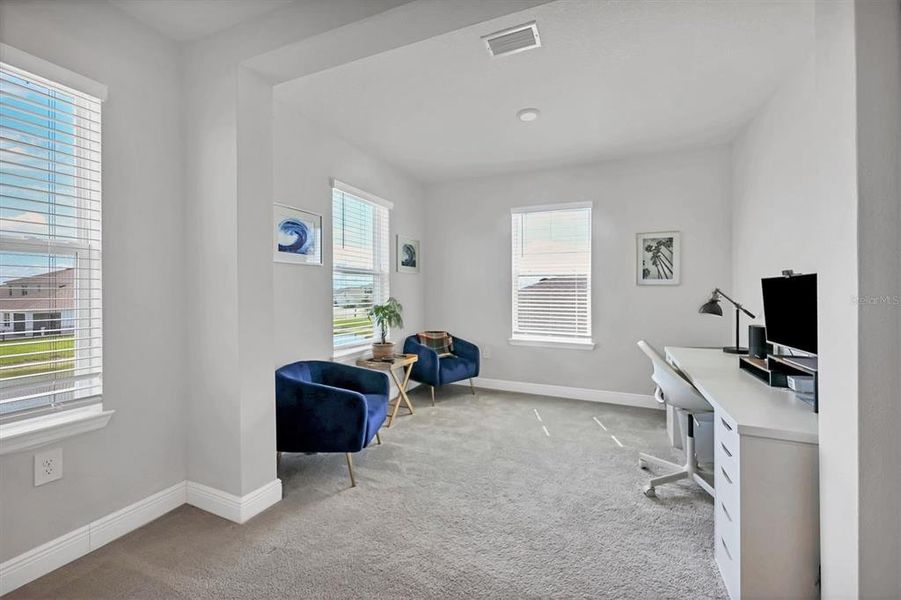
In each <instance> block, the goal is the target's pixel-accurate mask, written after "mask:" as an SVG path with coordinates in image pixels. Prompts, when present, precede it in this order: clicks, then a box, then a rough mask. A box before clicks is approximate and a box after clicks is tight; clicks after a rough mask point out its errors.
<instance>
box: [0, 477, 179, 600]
mask: <svg viewBox="0 0 901 600" xmlns="http://www.w3.org/2000/svg"><path fill="white" fill-rule="evenodd" d="M184 503H185V483H184V482H181V483H177V484H176V485H173V486H172V487H170V488H167V489H165V490H163V491H161V492H157V493H156V494H153V495H152V496H148V497H147V498H144V499H143V500H139V501H137V502H135V503H134V504H131V505H129V506H126V507H125V508H123V509H122V510H118V511H116V512H114V513H112V514H109V515H107V516H105V517H102V518H100V519H97V520H96V521H94V522H92V523H89V524H88V525H85V526H84V527H79V528H78V529H76V530H74V531H71V532H69V533H67V534H65V535H61V536H60V537H58V538H56V539H54V540H50V541H49V542H47V543H46V544H41V545H40V546H38V547H37V548H33V549H32V550H29V551H27V552H24V553H22V554H20V555H18V556H15V557H13V558H11V559H9V560H8V561H6V562H4V563H2V564H0V595H2V594H7V593H9V592H11V591H13V590H14V589H16V588H18V587H21V586H23V585H25V584H26V583H29V582H31V581H34V580H35V579H37V578H38V577H41V576H43V575H46V574H47V573H50V572H51V571H53V570H55V569H58V568H60V567H62V566H63V565H65V564H67V563H70V562H72V561H73V560H75V559H77V558H80V557H82V556H84V555H85V554H88V553H89V552H91V551H93V550H96V549H97V548H100V547H101V546H103V545H105V544H108V543H109V542H111V541H113V540H114V539H116V538H119V537H121V536H123V535H125V534H126V533H129V532H131V531H134V530H135V529H137V528H139V527H142V526H144V525H146V524H147V523H149V522H150V521H153V520H154V519H158V518H159V517H161V516H163V515H164V514H166V513H167V512H169V511H171V510H173V509H175V508H178V507H179V506H181V505H182V504H184Z"/></svg>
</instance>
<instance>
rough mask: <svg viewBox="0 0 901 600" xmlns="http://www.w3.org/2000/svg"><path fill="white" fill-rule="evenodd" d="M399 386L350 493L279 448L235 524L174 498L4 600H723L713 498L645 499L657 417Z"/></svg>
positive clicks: (331, 458)
mask: <svg viewBox="0 0 901 600" xmlns="http://www.w3.org/2000/svg"><path fill="white" fill-rule="evenodd" d="M423 391H424V390H423ZM411 396H412V399H413V402H414V405H415V406H416V408H417V410H416V414H415V415H413V416H400V417H398V419H397V421H396V422H395V424H394V426H393V427H391V429H387V430H385V429H383V430H382V440H383V444H382V445H381V446H372V447H371V448H369V449H367V450H364V451H363V452H362V453H360V454H357V455H356V456H355V467H356V472H357V483H358V487H357V488H354V489H350V488H349V481H348V479H347V471H346V468H345V463H344V456H343V455H340V454H333V455H315V456H304V455H285V458H284V459H283V461H282V464H281V469H280V473H279V476H280V477H281V479H282V481H283V483H284V500H283V501H282V502H280V503H279V504H277V505H276V506H274V507H272V508H271V509H269V510H268V511H266V512H264V513H263V514H261V515H259V516H258V517H256V518H254V519H253V520H251V521H250V522H248V523H247V524H245V525H243V526H239V525H235V524H233V523H230V522H228V521H225V520H222V519H219V518H218V517H215V516H212V515H210V514H208V513H205V512H203V511H200V510H198V509H195V508H193V507H189V506H183V507H181V508H179V509H177V510H175V511H173V512H171V513H169V514H168V515H166V516H164V517H163V518H161V519H159V520H157V521H155V522H153V523H151V524H149V525H147V526H146V527H143V528H141V529H139V530H137V531H135V532H133V533H131V534H129V535H127V536H125V537H123V538H121V539H119V540H117V541H115V542H113V543H111V544H109V545H107V546H105V547H103V548H101V549H100V550H98V551H96V552H94V553H92V554H90V555H88V556H86V557H84V558H82V559H80V560H78V561H76V562H74V563H72V564H70V565H67V566H66V567H63V568H62V569H59V570H58V571H56V572H54V573H51V574H50V575H47V576H46V577H43V578H41V579H39V580H37V581H35V582H33V583H31V584H29V585H28V586H25V587H23V588H20V589H19V590H17V591H15V592H13V593H12V594H11V595H10V596H9V597H10V598H85V599H87V598H91V599H95V598H128V599H145V598H190V599H192V600H201V599H223V598H369V599H371V598H725V597H726V591H725V588H724V587H723V585H722V583H721V581H720V578H719V575H718V573H717V569H716V565H715V563H714V560H713V552H712V545H713V514H712V512H713V510H712V504H711V501H710V499H709V498H707V497H706V496H705V495H704V494H703V493H702V492H700V491H699V490H697V489H695V488H694V487H692V486H691V485H689V484H687V483H678V484H673V485H667V486H663V487H661V488H658V498H656V499H649V498H646V497H645V496H644V495H643V494H642V493H641V488H642V486H643V485H644V483H645V482H646V480H647V478H648V477H649V474H648V473H647V472H644V471H641V470H640V469H638V467H637V458H636V454H637V452H638V451H650V452H652V453H653V454H656V455H658V456H662V457H667V456H670V457H671V458H672V459H677V458H678V455H677V454H676V453H675V452H674V451H672V450H671V449H670V448H668V446H667V443H666V442H667V439H666V434H665V427H664V419H663V413H662V412H660V411H651V410H645V409H635V408H625V407H618V406H612V405H606V404H595V403H587V402H578V401H570V400H560V399H553V398H546V397H541V396H527V395H521V394H510V393H505V392H493V391H483V390H479V391H478V394H477V396H476V397H472V396H470V395H469V390H468V389H466V388H462V387H455V386H450V387H448V388H444V389H442V390H440V391H439V394H438V406H437V407H436V408H432V407H431V406H430V402H429V401H428V399H427V393H422V391H419V390H417V391H415V392H413V393H412V394H411ZM536 409H537V410H538V411H539V414H540V417H541V421H539V420H538V418H537V416H536V414H535V410H536ZM401 414H403V412H402V413H401ZM592 417H596V418H597V419H598V420H600V421H601V423H603V424H604V426H606V427H607V429H608V430H609V432H605V431H604V430H603V429H602V428H601V427H600V426H599V425H598V424H597V423H596V422H595V421H594V420H593V418H592ZM542 425H543V426H544V427H546V428H547V430H548V433H549V434H550V435H547V434H545V432H544V430H543V429H542ZM610 434H613V435H615V436H616V437H617V439H618V440H619V441H620V442H621V443H622V444H623V447H620V446H619V445H617V443H616V442H615V441H614V440H613V439H612V438H611V437H610Z"/></svg>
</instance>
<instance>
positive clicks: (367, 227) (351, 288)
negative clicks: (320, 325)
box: [332, 187, 389, 350]
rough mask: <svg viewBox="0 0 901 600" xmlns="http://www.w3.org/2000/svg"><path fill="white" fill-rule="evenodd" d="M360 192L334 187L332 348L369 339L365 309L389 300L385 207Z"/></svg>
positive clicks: (349, 345)
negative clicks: (354, 192) (353, 192)
mask: <svg viewBox="0 0 901 600" xmlns="http://www.w3.org/2000/svg"><path fill="white" fill-rule="evenodd" d="M360 195H362V194H360ZM360 195H355V194H352V193H350V192H348V191H344V190H343V189H340V188H338V187H335V188H333V189H332V257H333V271H332V294H333V327H332V331H333V341H334V348H335V349H336V350H339V349H346V348H349V347H352V346H360V345H365V344H369V343H372V341H373V337H374V333H373V326H372V323H371V322H370V321H369V317H368V316H367V312H368V311H369V309H370V308H372V306H373V305H375V304H381V303H383V302H385V301H386V300H387V299H388V276H389V271H388V262H389V257H388V253H389V244H388V235H389V234H388V208H387V207H386V206H384V205H382V204H379V203H376V202H371V201H368V200H365V199H363V198H361V197H360Z"/></svg>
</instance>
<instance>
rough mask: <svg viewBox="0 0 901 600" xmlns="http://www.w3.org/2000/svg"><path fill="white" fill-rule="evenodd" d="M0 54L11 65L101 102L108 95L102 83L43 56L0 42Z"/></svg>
mask: <svg viewBox="0 0 901 600" xmlns="http://www.w3.org/2000/svg"><path fill="white" fill-rule="evenodd" d="M0 56H2V61H3V62H4V63H6V64H8V65H10V66H12V67H15V68H17V69H21V70H23V71H28V72H29V73H31V74H32V75H37V76H38V77H43V78H44V79H48V80H50V81H52V82H54V83H58V84H61V85H64V86H66V87H69V88H72V90H73V91H76V92H80V93H82V94H87V95H89V96H93V97H94V98H97V99H98V100H100V101H101V102H103V101H105V100H106V98H107V96H108V93H109V90H108V88H107V87H106V86H105V85H103V84H102V83H98V82H96V81H94V80H93V79H89V78H88V77H85V76H84V75H79V74H78V73H76V72H74V71H70V70H69V69H66V68H64V67H61V66H59V65H56V64H53V63H52V62H50V61H47V60H44V59H43V58H38V57H37V56H34V55H32V54H28V53H27V52H24V51H22V50H19V49H18V48H15V47H13V46H9V45H7V44H3V43H0Z"/></svg>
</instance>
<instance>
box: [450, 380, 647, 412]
mask: <svg viewBox="0 0 901 600" xmlns="http://www.w3.org/2000/svg"><path fill="white" fill-rule="evenodd" d="M473 383H474V384H475V386H476V387H481V388H485V389H489V390H502V391H505V392H518V393H521V394H535V395H538V396H556V397H558V398H569V399H572V400H585V401H588V402H603V403H605V404H619V405H621V406H637V407H639V408H653V409H655V410H663V407H662V406H661V405H659V404H658V403H657V401H656V400H654V396H651V395H649V394H635V393H632V392H611V391H607V390H595V389H591V388H577V387H567V386H563V385H549V384H546V383H529V382H527V381H507V380H504V379H487V378H485V377H476V378H475V379H474V380H473ZM452 385H469V382H467V381H458V382H455V383H454V384H452Z"/></svg>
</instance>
